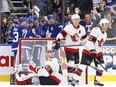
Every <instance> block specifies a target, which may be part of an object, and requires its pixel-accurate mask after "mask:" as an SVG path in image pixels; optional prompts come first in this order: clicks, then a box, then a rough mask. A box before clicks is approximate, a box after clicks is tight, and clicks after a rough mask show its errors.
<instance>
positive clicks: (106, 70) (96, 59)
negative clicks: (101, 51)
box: [95, 58, 108, 72]
mask: <svg viewBox="0 0 116 87" xmlns="http://www.w3.org/2000/svg"><path fill="white" fill-rule="evenodd" d="M95 61H96V62H98V63H99V64H100V66H101V67H102V68H103V69H104V70H105V71H106V72H108V71H107V69H106V68H105V67H104V66H103V65H102V64H101V63H100V61H99V60H98V59H97V58H95Z"/></svg>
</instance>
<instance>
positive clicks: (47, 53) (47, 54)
mask: <svg viewBox="0 0 116 87" xmlns="http://www.w3.org/2000/svg"><path fill="white" fill-rule="evenodd" d="M52 58H54V50H48V51H47V52H46V60H49V59H52Z"/></svg>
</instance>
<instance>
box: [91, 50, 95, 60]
mask: <svg viewBox="0 0 116 87" xmlns="http://www.w3.org/2000/svg"><path fill="white" fill-rule="evenodd" d="M90 53H91V58H92V59H95V58H96V51H95V50H90Z"/></svg>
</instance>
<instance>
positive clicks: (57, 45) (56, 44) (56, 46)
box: [54, 39, 60, 50]
mask: <svg viewBox="0 0 116 87" xmlns="http://www.w3.org/2000/svg"><path fill="white" fill-rule="evenodd" d="M59 48H60V39H58V40H56V41H55V46H54V49H56V50H58V49H59Z"/></svg>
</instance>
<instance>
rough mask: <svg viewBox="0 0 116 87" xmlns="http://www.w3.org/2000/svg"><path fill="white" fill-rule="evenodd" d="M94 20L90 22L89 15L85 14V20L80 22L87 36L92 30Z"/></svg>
mask: <svg viewBox="0 0 116 87" xmlns="http://www.w3.org/2000/svg"><path fill="white" fill-rule="evenodd" d="M94 24H95V20H92V17H91V15H90V14H85V19H84V20H83V21H81V25H83V26H84V27H85V30H86V33H87V35H89V34H90V32H91V30H92V28H93V27H94Z"/></svg>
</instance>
